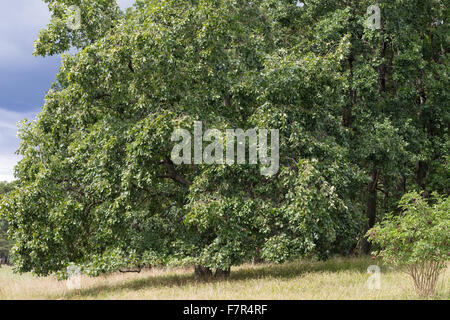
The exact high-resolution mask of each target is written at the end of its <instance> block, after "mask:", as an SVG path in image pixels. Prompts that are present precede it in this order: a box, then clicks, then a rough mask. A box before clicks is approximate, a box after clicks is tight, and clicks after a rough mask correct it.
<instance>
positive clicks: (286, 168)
mask: <svg viewBox="0 0 450 320" xmlns="http://www.w3.org/2000/svg"><path fill="white" fill-rule="evenodd" d="M45 2H47V3H48V4H49V8H50V10H51V12H52V20H51V22H50V24H49V25H48V27H47V28H46V29H45V30H43V31H41V33H40V35H39V38H38V39H37V41H36V43H35V54H36V55H52V54H59V53H64V52H66V51H67V50H69V49H70V48H71V47H75V48H77V49H78V52H77V53H76V54H73V55H70V54H63V56H62V67H61V69H60V72H59V74H58V76H57V81H56V82H55V83H54V84H53V85H52V88H51V90H50V91H49V92H48V94H47V96H46V101H45V105H44V106H43V107H42V111H41V112H40V114H39V116H38V119H37V121H35V122H31V123H26V122H23V123H22V126H21V129H20V138H21V140H22V142H21V145H20V149H19V153H20V154H21V155H22V156H23V160H22V161H21V162H20V163H19V165H18V166H17V167H16V177H17V179H18V184H19V187H18V188H17V189H16V190H15V191H14V193H13V194H12V195H11V196H10V197H8V198H7V199H6V198H5V200H3V202H2V204H1V209H0V211H1V212H2V214H4V216H6V217H7V218H8V221H9V225H10V230H9V233H10V236H11V237H12V239H13V241H14V247H13V250H12V253H13V260H14V263H15V266H16V268H17V270H18V271H21V272H26V271H33V272H35V273H37V274H39V275H47V274H50V273H53V272H61V271H64V270H65V269H66V267H67V266H69V265H71V264H76V265H78V266H81V267H82V269H83V271H84V272H86V273H87V274H91V275H97V274H99V273H104V272H111V271H115V270H123V269H127V268H133V267H136V266H142V265H175V264H190V265H199V266H203V267H205V268H216V269H219V270H228V269H229V268H230V267H231V266H233V265H238V264H240V263H242V262H244V261H248V260H250V259H252V258H255V257H257V258H262V259H264V260H266V261H273V262H283V261H286V260H289V259H293V258H298V257H303V256H318V257H320V258H326V257H328V256H330V255H332V254H349V253H351V252H353V251H354V250H355V248H357V246H358V245H360V247H361V248H362V250H364V251H366V252H367V251H368V250H369V249H368V243H367V242H366V241H365V240H364V239H363V235H364V234H365V231H367V229H368V228H369V227H371V226H373V224H374V223H375V221H376V220H377V219H379V218H380V217H381V216H382V214H383V213H384V212H387V211H390V210H393V209H394V208H395V205H396V203H397V202H398V200H399V199H400V198H401V196H402V194H404V193H405V192H406V191H407V190H411V189H417V190H423V191H424V196H426V195H427V194H430V193H431V192H434V191H436V192H439V193H441V194H447V195H448V193H449V190H448V187H449V185H450V183H449V182H450V180H449V179H450V170H449V152H448V151H449V150H450V148H449V147H450V146H449V139H448V125H449V114H450V113H449V91H448V88H449V87H450V83H449V77H448V72H449V63H448V62H449V61H448V59H449V54H448V49H449V48H448V44H449V41H448V40H449V39H448V36H449V34H450V33H449V32H448V31H449V30H448V25H447V22H446V19H447V17H448V7H447V6H446V5H445V1H439V0H431V1H421V0H404V1H393V0H382V1H379V2H378V5H379V7H380V9H381V26H380V28H379V29H377V28H372V27H370V25H368V24H367V23H366V20H367V18H368V14H367V8H368V7H369V6H370V5H373V2H372V1H343V0H342V1H336V0H334V1H323V0H308V1H307V0H305V1H303V2H304V6H302V7H300V6H296V4H295V1H291V0H283V1H279V0H256V1H244V0H232V1H229V0H187V1H179V0H165V1H160V0H158V1H156V0H138V1H136V4H135V5H134V7H133V9H128V10H127V11H126V12H121V11H120V9H119V7H118V6H117V4H116V3H115V1H110V0H92V1H75V0H73V1H69V0H46V1H45ZM69 5H78V6H79V7H80V11H81V22H82V23H81V28H80V29H76V30H72V29H70V28H67V21H68V20H69V19H70V16H69V15H68V14H67V10H66V9H67V6H69ZM194 121H202V123H203V127H204V128H205V129H206V128H217V129H218V130H226V129H227V128H242V129H243V130H247V129H250V128H265V129H278V130H279V139H280V148H279V161H280V168H279V171H278V172H277V174H275V175H273V176H264V175H262V174H261V172H260V165H261V164H259V165H252V164H245V165H242V164H234V165H227V164H223V165H217V164H210V165H208V164H193V165H185V164H180V165H176V164H174V163H173V161H172V160H171V158H170V155H171V151H172V148H173V145H174V144H173V142H171V135H172V133H173V132H174V131H175V130H176V129H178V128H185V129H188V130H189V131H192V130H193V126H194Z"/></svg>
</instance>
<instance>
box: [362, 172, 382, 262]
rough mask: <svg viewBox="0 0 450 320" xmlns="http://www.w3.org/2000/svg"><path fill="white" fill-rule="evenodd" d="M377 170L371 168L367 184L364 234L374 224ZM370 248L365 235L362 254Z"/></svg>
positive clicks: (366, 252) (368, 251) (367, 252)
mask: <svg viewBox="0 0 450 320" xmlns="http://www.w3.org/2000/svg"><path fill="white" fill-rule="evenodd" d="M378 177H379V172H378V170H377V169H376V168H374V169H373V170H372V174H371V181H370V183H369V184H368V186H367V191H368V195H367V211H366V216H367V219H368V221H367V225H366V228H365V229H364V234H366V233H367V231H368V230H369V229H371V228H372V227H373V226H374V225H375V220H376V216H377V183H378ZM370 249H371V245H370V242H369V241H367V238H366V237H363V240H362V244H361V250H362V252H363V253H364V254H369V253H370Z"/></svg>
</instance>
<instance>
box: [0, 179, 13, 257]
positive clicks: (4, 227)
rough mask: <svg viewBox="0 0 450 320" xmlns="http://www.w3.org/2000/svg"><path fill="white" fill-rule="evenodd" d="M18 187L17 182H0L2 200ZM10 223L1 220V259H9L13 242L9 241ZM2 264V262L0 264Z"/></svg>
mask: <svg viewBox="0 0 450 320" xmlns="http://www.w3.org/2000/svg"><path fill="white" fill-rule="evenodd" d="M15 186H16V182H0V200H1V198H3V197H6V196H7V194H8V193H9V192H11V191H12V190H13V189H14V188H15ZM7 232H8V221H7V220H6V219H4V218H0V259H7V260H8V259H9V251H10V250H11V247H12V242H11V241H10V240H9V239H8V234H7ZM0 263H1V262H0Z"/></svg>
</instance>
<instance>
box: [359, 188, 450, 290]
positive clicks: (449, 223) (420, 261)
mask: <svg viewBox="0 0 450 320" xmlns="http://www.w3.org/2000/svg"><path fill="white" fill-rule="evenodd" d="M399 207H400V208H401V209H402V213H401V214H400V215H397V216H395V215H393V214H389V215H387V216H386V218H385V219H384V220H383V221H382V222H381V223H378V224H377V225H375V227H374V228H372V229H371V230H369V231H368V232H367V235H366V236H367V237H368V238H369V241H371V242H373V243H374V244H376V245H378V247H379V248H380V249H379V250H378V251H375V252H374V255H376V256H379V257H381V258H382V259H383V261H384V262H385V263H388V264H391V265H394V266H401V267H404V268H405V269H406V272H407V273H408V274H409V275H410V276H411V277H412V278H413V280H414V286H415V289H416V291H417V293H418V294H419V295H420V296H431V295H433V294H434V292H435V288H436V283H437V280H438V277H439V273H440V272H441V271H442V270H443V269H444V268H445V267H446V263H447V261H448V260H449V255H450V252H449V251H450V250H449V233H448V231H449V227H450V214H449V197H447V198H446V199H444V198H442V197H440V196H439V195H438V194H437V193H434V194H432V196H431V198H429V199H424V198H422V197H421V196H420V195H419V194H418V193H417V192H411V193H408V194H405V195H404V196H403V197H402V199H401V201H400V202H399Z"/></svg>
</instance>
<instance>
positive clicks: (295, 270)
mask: <svg viewBox="0 0 450 320" xmlns="http://www.w3.org/2000/svg"><path fill="white" fill-rule="evenodd" d="M371 264H378V265H380V263H378V262H377V261H372V260H370V259H368V258H352V259H345V258H333V259H330V260H328V261H323V262H319V261H296V262H289V263H285V264H282V265H274V264H259V265H255V266H252V265H244V266H240V267H236V268H235V269H234V270H233V269H232V272H231V276H230V277H229V278H228V279H215V278H212V279H209V280H205V281H199V280H196V279H195V278H194V274H193V270H192V273H188V274H165V275H164V274H163V275H149V277H147V278H139V279H125V280H124V282H122V283H118V284H105V285H96V286H93V287H90V288H85V289H81V290H78V291H74V292H69V293H66V294H65V296H64V298H69V299H70V298H76V297H89V296H90V297H92V296H94V297H95V296H98V295H102V294H107V293H111V292H117V291H121V290H133V291H137V290H141V289H151V288H162V287H166V288H167V287H169V288H170V287H182V286H187V285H196V284H207V283H216V282H222V281H225V282H238V281H247V280H255V279H267V278H278V279H289V278H294V277H299V276H302V275H304V274H308V273H320V272H336V273H337V272H344V271H353V272H357V273H364V274H365V273H367V267H368V266H369V265H371ZM381 268H382V271H383V272H390V270H388V269H386V268H383V267H381Z"/></svg>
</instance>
